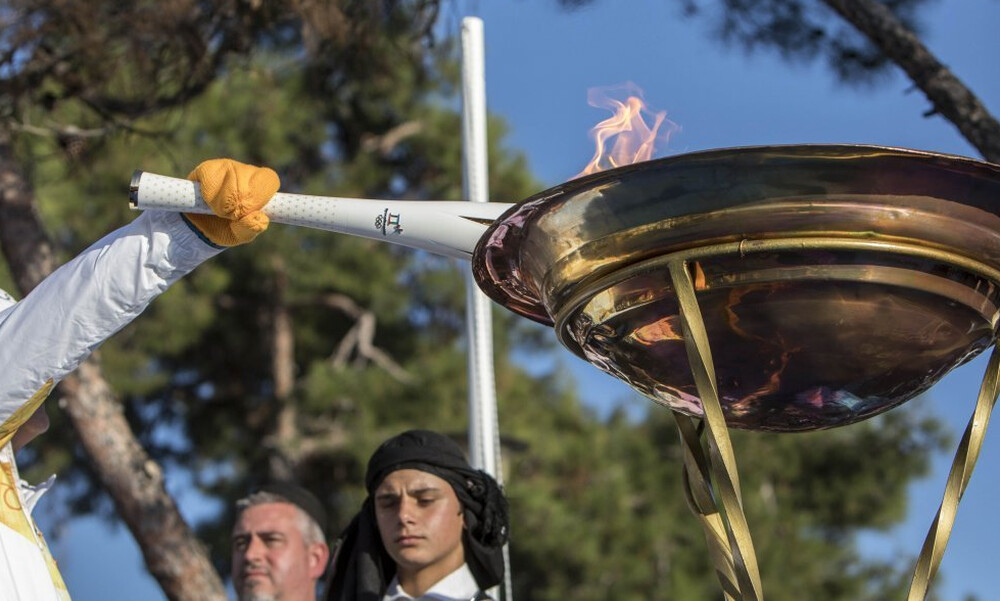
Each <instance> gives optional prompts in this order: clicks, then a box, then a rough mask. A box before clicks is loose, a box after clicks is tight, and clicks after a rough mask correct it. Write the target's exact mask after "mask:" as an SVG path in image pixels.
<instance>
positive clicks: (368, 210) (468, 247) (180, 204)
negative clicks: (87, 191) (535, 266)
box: [129, 171, 512, 259]
mask: <svg viewBox="0 0 1000 601" xmlns="http://www.w3.org/2000/svg"><path fill="white" fill-rule="evenodd" d="M129 205H130V206H131V207H132V208H133V209H140V210H144V209H160V210H166V211H176V212H180V213H209V214H211V213H212V209H210V208H209V207H208V205H207V204H205V201H204V200H203V199H202V197H201V188H200V185H199V184H198V183H196V182H192V181H189V180H186V179H181V178H176V177H167V176H164V175H156V174H155V173H146V172H143V171H136V172H135V175H133V176H132V185H131V187H130V189H129ZM511 206H512V205H511V204H510V203H499V202H489V203H478V202H466V201H462V200H454V201H451V200H427V201H424V200H373V199H367V198H341V197H334V196H308V195H305V194H286V193H282V192H279V193H277V194H275V195H274V197H273V198H271V200H270V201H269V202H268V203H267V205H266V206H265V207H264V213H265V214H266V215H267V216H268V218H270V219H271V221H274V222H275V223H284V224H288V225H300V226H305V227H311V228H316V229H321V230H326V231H329V232H338V233H342V234H350V235H353V236H360V237H362V238H369V239H372V240H381V241H383V242H391V243H393V244H401V245H403V246H408V247H410V248H419V249H423V250H426V251H429V252H432V253H435V254H439V255H445V256H449V257H456V258H459V259H470V258H471V257H472V251H473V250H475V248H476V243H477V242H478V241H479V238H480V237H482V235H483V233H484V232H485V231H486V228H487V227H488V226H489V225H490V224H491V223H492V222H493V221H495V220H496V219H497V218H498V217H499V216H500V215H501V214H502V213H503V212H504V211H506V210H507V209H509V208H510V207H511Z"/></svg>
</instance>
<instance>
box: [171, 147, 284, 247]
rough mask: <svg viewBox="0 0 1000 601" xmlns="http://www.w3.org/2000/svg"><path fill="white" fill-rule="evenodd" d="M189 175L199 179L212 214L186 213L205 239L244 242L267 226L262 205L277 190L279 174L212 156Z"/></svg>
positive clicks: (220, 242)
mask: <svg viewBox="0 0 1000 601" xmlns="http://www.w3.org/2000/svg"><path fill="white" fill-rule="evenodd" d="M188 179H190V180H193V181H196V182H200V183H201V195H202V198H204V199H205V204H207V205H208V206H209V207H210V208H211V209H212V211H213V212H214V213H215V215H197V214H185V217H186V218H187V220H188V221H190V222H191V224H192V225H194V226H195V227H196V228H198V230H199V231H200V232H201V233H202V235H204V236H205V237H206V238H207V239H208V240H210V241H211V242H213V243H214V244H217V245H219V246H236V245H239V244H246V243H247V242H250V241H251V240H253V239H254V238H256V237H257V236H258V235H259V234H260V233H261V232H263V231H264V230H266V229H267V226H268V223H270V220H269V219H268V218H267V215H265V214H264V213H263V212H262V211H261V209H262V208H263V207H264V205H266V204H267V201H269V200H270V199H271V197H272V196H274V194H275V193H276V192H277V191H278V188H279V187H280V186H281V182H280V181H279V179H278V174H277V173H275V172H274V171H273V170H272V169H269V168H267V167H255V166H253V165H247V164H245V163H240V162H238V161H234V160H233V159H211V160H208V161H205V162H203V163H201V164H200V165H198V166H197V167H195V169H194V171H192V172H191V173H190V174H189V175H188Z"/></svg>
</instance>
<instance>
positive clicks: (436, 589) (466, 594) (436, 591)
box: [382, 563, 479, 601]
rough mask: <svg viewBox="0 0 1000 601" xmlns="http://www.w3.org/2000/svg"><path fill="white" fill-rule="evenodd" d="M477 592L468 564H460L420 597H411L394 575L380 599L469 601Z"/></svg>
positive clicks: (477, 588)
mask: <svg viewBox="0 0 1000 601" xmlns="http://www.w3.org/2000/svg"><path fill="white" fill-rule="evenodd" d="M478 594H479V585H478V584H476V579H475V578H474V577H473V576H472V572H471V571H470V570H469V565H468V564H464V563H463V564H462V567H460V568H458V569H457V570H455V571H454V572H452V573H451V574H448V575H447V576H445V577H444V578H442V579H441V580H439V581H438V583H437V584H435V585H434V586H432V587H431V588H430V590H428V591H427V592H426V593H424V594H423V595H421V596H420V597H411V596H409V595H408V594H406V591H404V590H403V589H402V588H401V587H400V586H399V579H397V578H396V577H395V576H393V578H392V582H390V583H389V588H388V590H386V593H385V596H383V597H382V601H410V600H414V601H470V600H471V599H474V598H475V597H476V595H478Z"/></svg>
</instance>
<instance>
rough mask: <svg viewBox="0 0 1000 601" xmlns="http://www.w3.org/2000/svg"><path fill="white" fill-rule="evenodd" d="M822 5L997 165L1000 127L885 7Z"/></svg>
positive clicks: (855, 0)
mask: <svg viewBox="0 0 1000 601" xmlns="http://www.w3.org/2000/svg"><path fill="white" fill-rule="evenodd" d="M823 2H825V3H826V4H827V5H828V6H829V7H830V8H832V9H833V10H835V11H836V12H837V13H838V14H840V15H841V16H842V17H843V18H844V19H846V20H847V21H848V22H850V23H851V24H852V25H854V26H855V27H857V28H858V30H860V31H861V32H862V33H863V34H865V35H866V36H868V39H870V40H871V41H872V43H873V44H875V45H876V46H877V47H878V48H879V49H880V50H881V51H882V52H883V53H885V55H886V56H888V57H889V58H890V59H891V60H892V61H893V62H895V63H896V64H897V65H899V67H900V68H901V69H903V71H905V72H906V74H907V75H908V76H909V77H910V79H911V80H913V82H914V84H916V86H917V87H918V88H920V90H921V91H923V93H924V94H926V95H927V98H928V99H930V101H931V103H932V104H933V106H934V112H937V113H940V114H941V115H943V116H944V117H945V118H946V119H948V120H949V121H951V122H952V123H954V124H955V126H956V127H957V128H958V130H959V131H960V132H961V133H962V135H963V136H964V137H965V138H966V139H967V140H968V141H969V142H970V143H971V144H972V145H973V146H975V147H976V149H977V150H978V151H979V152H980V153H982V155H983V157H984V158H986V160H988V161H992V162H994V163H1000V122H998V121H997V119H996V118H995V117H993V115H991V114H990V112H989V111H988V110H987V109H986V107H985V106H984V105H983V103H982V101H980V100H979V98H977V97H976V95H975V94H973V93H972V91H971V90H969V89H968V88H967V87H966V86H965V84H963V83H962V82H961V81H960V80H959V79H958V78H957V77H955V76H954V75H953V74H952V72H951V71H950V70H949V69H948V68H947V67H945V66H944V65H943V64H941V62H940V61H939V60H938V59H937V58H936V57H935V56H934V55H933V54H931V52H930V50H928V49H927V47H926V46H924V44H923V43H922V42H921V41H920V38H918V37H917V35H916V34H915V33H913V31H911V30H910V29H909V28H907V27H906V26H905V25H904V24H903V23H902V22H901V21H900V20H899V19H897V18H896V16H895V15H893V13H892V11H891V10H889V8H888V7H886V6H885V4H882V3H881V2H877V1H876V0H823ZM984 60H986V58H985V57H984Z"/></svg>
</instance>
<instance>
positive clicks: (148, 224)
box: [0, 211, 220, 601]
mask: <svg viewBox="0 0 1000 601" xmlns="http://www.w3.org/2000/svg"><path fill="white" fill-rule="evenodd" d="M219 250H220V249H217V248H214V247H212V246H209V245H208V244H206V243H205V242H203V241H201V239H200V238H199V236H198V235H197V234H196V233H195V232H194V231H193V230H192V229H191V228H190V227H189V226H188V225H187V224H185V223H184V221H183V220H182V219H181V217H180V215H178V214H174V213H162V212H154V211H147V212H145V213H143V214H142V215H140V216H139V217H138V218H137V219H135V220H134V221H133V222H132V223H130V224H129V225H126V226H124V227H122V228H120V229H118V230H116V231H114V232H112V233H111V234H108V235H107V236H105V237H104V238H103V239H101V240H99V241H98V242H96V243H95V244H94V245H93V246H91V247H90V248H88V249H87V250H85V251H83V252H82V253H80V255H79V256H77V257H76V258H74V259H73V260H72V261H70V262H68V263H66V264H65V265H63V266H62V267H60V268H59V269H57V270H56V271H54V272H53V273H52V274H51V275H50V276H49V277H47V278H45V280H44V281H43V282H41V283H40V284H39V285H38V286H37V287H36V288H35V289H34V290H32V292H31V294H29V295H28V296H26V297H25V298H24V300H22V301H20V302H18V303H12V302H11V301H12V299H10V298H9V296H7V295H6V294H0V601H68V599H69V593H68V592H67V591H66V586H65V584H63V581H62V577H61V576H60V575H59V570H58V568H57V567H56V565H55V561H53V559H52V556H51V554H50V553H49V550H48V547H47V546H46V544H45V539H44V538H42V533H41V532H40V531H39V530H38V527H37V526H36V525H35V521H34V519H32V517H31V510H32V509H33V507H34V505H35V503H36V502H37V501H38V497H39V496H41V493H42V492H44V490H45V489H47V488H48V486H51V483H52V480H51V479H49V481H48V482H47V483H46V484H44V485H42V486H41V487H32V486H31V485H29V484H28V483H26V482H24V481H23V480H21V479H20V477H19V476H18V472H17V464H16V463H15V461H14V459H15V458H14V452H13V450H12V448H11V445H10V439H11V438H12V437H13V435H14V433H15V432H16V431H17V429H18V428H20V427H21V425H22V424H23V423H24V422H25V421H26V420H27V419H28V418H29V417H31V414H32V413H34V412H35V410H36V409H37V408H38V406H39V405H41V404H42V402H43V401H44V400H45V397H46V396H47V395H48V392H49V390H51V388H52V386H53V385H54V383H55V382H58V381H59V380H61V379H62V378H63V377H65V376H66V374H68V373H69V372H71V371H73V370H74V369H76V367H77V366H78V365H79V364H80V362H81V361H83V360H84V359H86V358H87V356H88V355H90V353H91V352H92V351H93V350H94V349H95V348H97V346H98V345H99V344H101V343H102V342H104V340H106V339H107V338H108V337H109V336H111V335H112V334H114V333H115V332H117V331H118V330H120V329H121V328H122V327H124V326H125V325H126V324H128V323H129V322H130V321H132V320H133V319H135V317H136V316H138V315H139V313H141V312H142V311H143V310H144V309H145V308H146V307H147V306H148V305H149V303H150V302H152V300H153V299H154V298H156V297H157V296H158V295H159V294H160V293H162V292H163V291H164V290H166V289H167V287H168V286H170V284H172V283H173V282H175V281H176V280H178V279H180V278H181V277H182V276H183V275H185V274H186V273H188V272H190V271H191V270H192V269H194V268H195V267H197V266H198V265H199V264H201V263H202V262H203V261H205V260H206V259H208V258H209V257H212V256H214V255H215V254H217V253H218V252H219Z"/></svg>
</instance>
